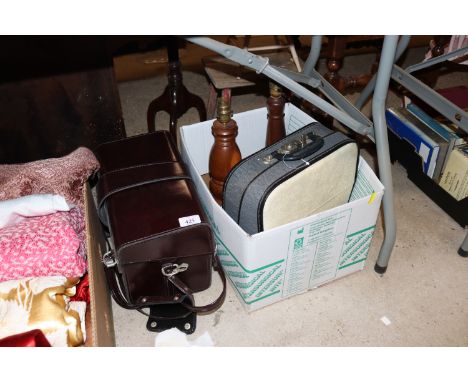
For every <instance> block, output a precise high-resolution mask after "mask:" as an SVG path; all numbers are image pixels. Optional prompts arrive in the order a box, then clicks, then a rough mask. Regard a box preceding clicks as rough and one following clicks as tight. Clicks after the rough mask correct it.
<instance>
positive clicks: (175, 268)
mask: <svg viewBox="0 0 468 382" xmlns="http://www.w3.org/2000/svg"><path fill="white" fill-rule="evenodd" d="M187 268H188V264H187V263H182V264H164V265H163V266H162V268H161V272H162V274H163V275H164V276H167V277H171V276H174V275H176V274H177V273H180V272H184V271H186V270H187Z"/></svg>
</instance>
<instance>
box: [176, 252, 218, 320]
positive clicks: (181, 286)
mask: <svg viewBox="0 0 468 382" xmlns="http://www.w3.org/2000/svg"><path fill="white" fill-rule="evenodd" d="M213 268H214V269H215V270H216V271H217V272H218V274H219V276H220V277H221V281H222V283H223V290H222V292H221V294H220V295H219V296H218V298H217V299H216V300H215V301H213V302H212V303H211V304H208V305H205V306H191V305H189V304H187V303H185V302H181V304H182V305H183V306H184V307H185V308H187V309H188V310H190V311H191V312H195V313H204V314H208V313H213V312H214V311H215V310H217V309H219V308H220V307H221V305H223V302H224V299H225V298H226V275H225V274H224V270H223V267H222V266H221V264H220V263H219V259H218V256H216V255H215V256H214V264H213ZM168 280H169V281H170V282H171V283H172V284H173V285H174V286H175V287H176V288H177V289H178V290H180V291H181V292H182V293H184V295H186V296H188V298H189V299H190V300H191V301H192V302H193V301H194V298H193V292H192V291H191V290H190V288H189V287H187V285H185V283H183V282H182V280H180V279H179V278H178V277H177V275H174V276H169V277H168Z"/></svg>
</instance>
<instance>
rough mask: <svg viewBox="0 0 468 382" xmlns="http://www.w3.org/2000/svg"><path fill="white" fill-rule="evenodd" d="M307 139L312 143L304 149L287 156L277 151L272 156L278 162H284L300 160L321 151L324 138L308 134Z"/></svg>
mask: <svg viewBox="0 0 468 382" xmlns="http://www.w3.org/2000/svg"><path fill="white" fill-rule="evenodd" d="M307 138H309V139H310V140H312V142H310V143H308V144H306V145H305V146H303V147H302V148H300V149H298V150H295V151H293V152H290V153H286V154H282V153H281V152H279V150H277V151H275V152H274V153H273V154H272V156H273V157H274V158H276V159H278V160H283V161H296V160H300V159H303V158H306V157H308V156H311V155H312V154H313V153H315V152H317V151H318V150H320V149H321V148H322V146H323V144H324V142H325V141H324V140H323V138H322V137H320V136H318V135H315V134H314V133H309V134H307Z"/></svg>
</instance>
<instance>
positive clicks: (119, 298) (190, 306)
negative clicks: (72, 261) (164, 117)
mask: <svg viewBox="0 0 468 382" xmlns="http://www.w3.org/2000/svg"><path fill="white" fill-rule="evenodd" d="M96 157H97V158H98V160H99V162H100V164H101V170H100V174H99V181H98V185H97V200H98V213H99V217H100V219H101V222H102V224H103V226H104V227H105V229H107V230H108V233H109V236H110V241H112V243H113V245H111V248H112V249H111V250H110V251H109V252H107V253H106V254H105V255H104V256H103V263H104V266H105V267H104V268H105V270H106V275H107V280H108V284H109V288H110V290H111V294H112V296H113V298H114V300H115V301H116V302H117V303H118V304H119V305H120V306H122V307H124V308H126V309H137V310H139V311H140V312H142V313H144V314H146V315H148V316H149V317H150V319H149V321H148V324H147V328H148V329H149V330H154V331H162V330H165V329H167V328H170V327H174V326H175V327H178V328H179V329H180V330H182V331H185V332H186V333H192V332H193V331H194V330H195V319H196V316H195V313H211V312H214V311H215V310H216V309H218V308H219V307H220V306H221V305H222V303H223V301H224V298H225V293H226V278H225V276H224V273H223V270H222V267H221V265H220V264H219V262H218V258H217V256H216V254H215V252H216V248H215V242H214V238H213V233H212V231H211V227H210V225H209V223H208V219H207V218H206V216H205V213H204V211H203V209H202V207H201V205H200V202H199V200H198V197H197V194H196V190H195V187H194V185H193V183H192V180H191V179H190V177H189V175H188V174H187V171H186V169H185V166H184V164H183V163H182V161H181V159H180V155H179V153H178V152H177V150H176V149H175V145H174V143H173V142H172V140H171V137H170V135H169V133H168V132H167V131H157V132H154V133H150V134H143V135H139V136H135V137H131V138H125V139H121V140H118V141H113V142H109V143H105V144H103V145H101V146H99V147H98V148H97V149H96ZM212 267H213V268H214V269H215V270H217V271H218V273H219V275H220V277H221V279H222V282H223V291H222V293H221V295H220V296H219V297H218V298H217V299H216V300H215V301H214V302H213V303H211V304H209V305H206V306H195V304H194V298H193V293H195V292H200V291H203V290H206V289H208V288H209V287H210V285H211V273H212ZM143 308H150V313H149V314H147V313H145V312H144V311H143V310H142V309H143Z"/></svg>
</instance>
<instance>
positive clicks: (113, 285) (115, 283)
mask: <svg viewBox="0 0 468 382" xmlns="http://www.w3.org/2000/svg"><path fill="white" fill-rule="evenodd" d="M116 268H117V267H116V266H115V265H114V266H110V267H108V266H106V264H104V271H105V272H104V273H105V275H106V279H107V284H108V285H109V289H110V292H111V295H112V297H113V299H114V300H115V302H116V303H117V304H118V305H120V306H121V307H122V308H125V309H137V310H139V311H140V312H141V313H143V314H145V313H144V312H142V311H141V309H142V308H147V307H150V306H156V305H159V304H168V303H180V304H181V305H182V306H184V307H185V308H186V309H187V310H189V311H191V312H195V313H204V314H208V313H213V312H214V311H216V310H217V309H219V308H220V307H221V305H222V304H223V302H224V299H225V298H226V275H225V274H224V270H223V267H222V266H221V264H220V263H219V260H218V256H216V255H215V256H214V261H213V268H214V269H215V270H216V271H217V272H218V274H219V276H220V278H221V281H222V283H223V290H222V291H221V294H220V295H219V296H218V298H217V299H216V300H215V301H213V302H212V303H210V304H207V305H204V306H195V304H194V298H193V292H192V291H191V289H190V288H189V287H188V286H187V285H186V284H185V283H184V282H182V280H180V279H179V278H178V277H177V275H172V276H168V281H170V282H171V283H172V284H173V285H174V286H175V287H176V288H177V289H178V290H179V291H180V292H182V295H181V296H180V298H178V299H176V300H168V299H167V297H152V301H151V304H147V305H145V304H131V303H129V302H128V298H126V297H125V295H124V290H123V289H122V285H123V281H122V276H121V275H120V273H119V272H118V270H117V269H116ZM186 298H188V299H189V300H190V301H191V302H192V304H187V303H186V302H184V300H185V299H186ZM145 315H147V316H149V315H148V314H145ZM150 317H152V316H150ZM153 318H156V317H153Z"/></svg>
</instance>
